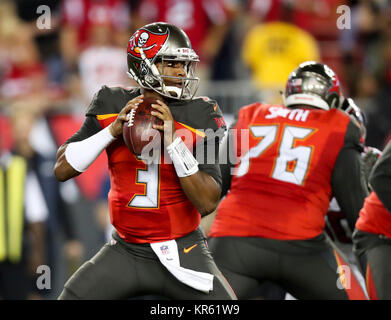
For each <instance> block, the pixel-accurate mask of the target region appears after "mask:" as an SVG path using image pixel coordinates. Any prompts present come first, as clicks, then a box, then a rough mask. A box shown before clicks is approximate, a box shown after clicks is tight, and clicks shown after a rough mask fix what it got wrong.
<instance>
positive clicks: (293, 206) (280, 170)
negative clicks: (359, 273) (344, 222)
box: [209, 62, 366, 299]
mask: <svg viewBox="0 0 391 320" xmlns="http://www.w3.org/2000/svg"><path fill="white" fill-rule="evenodd" d="M340 99H342V96H341V93H340V89H339V84H338V79H337V77H336V75H335V74H334V72H333V71H332V70H331V69H330V68H328V67H327V66H326V65H323V64H320V63H316V62H305V63H303V64H301V65H300V66H299V67H298V68H297V69H296V70H294V71H293V72H292V73H291V75H290V77H289V79H288V82H287V88H286V93H285V106H282V105H265V104H260V103H254V104H251V105H249V106H246V107H243V108H242V109H241V110H240V111H239V114H238V118H237V121H236V124H235V125H234V126H233V128H232V129H231V130H230V131H229V135H228V139H225V140H223V145H222V146H221V149H220V152H221V153H222V155H221V157H220V161H221V163H222V161H223V159H225V158H226V156H227V154H228V155H229V159H231V160H230V162H228V164H227V165H221V171H222V176H223V194H225V193H227V190H228V189H229V192H228V194H227V195H226V197H225V199H223V200H222V201H221V203H220V205H219V208H218V210H217V214H216V218H215V220H214V223H213V225H212V228H211V231H210V234H209V236H210V237H211V238H210V240H209V247H210V249H211V251H212V254H213V256H214V258H215V261H216V264H217V265H218V267H219V268H220V270H221V271H222V272H223V274H224V276H225V277H226V278H227V280H228V281H229V283H230V284H231V286H232V288H233V289H234V291H235V293H236V294H237V296H238V298H239V299H246V298H248V297H250V296H251V294H252V291H253V290H254V289H255V288H257V286H258V285H259V283H260V282H262V281H264V280H269V281H273V282H275V283H277V284H279V285H280V286H281V287H282V288H283V289H285V290H286V291H287V292H289V293H290V294H292V295H293V296H294V297H296V298H298V299H348V298H352V299H366V296H365V293H364V291H363V290H362V288H361V287H360V285H359V283H358V282H357V280H356V279H355V277H353V273H351V272H350V269H348V267H347V266H346V263H345V262H344V259H343V258H342V256H341V255H340V253H339V252H337V250H335V249H333V248H332V247H330V245H329V244H328V243H327V241H326V240H325V236H324V234H323V230H324V225H325V220H324V216H325V214H326V213H327V209H328V207H329V202H330V199H331V197H332V196H333V195H334V196H335V197H336V199H337V200H338V203H339V204H340V206H341V207H342V209H343V212H344V213H345V214H346V217H347V219H348V221H349V224H350V226H351V227H353V226H354V223H355V221H356V218H357V216H358V212H359V210H360V208H361V206H362V204H363V201H364V198H365V195H366V187H365V184H364V182H363V181H362V179H361V177H360V172H361V159H360V151H361V148H362V147H361V144H360V136H361V134H360V129H359V128H358V126H357V125H356V124H355V123H354V122H353V121H352V119H351V118H350V117H349V116H348V115H347V114H346V113H344V112H342V111H341V110H338V109H337V108H336V107H337V106H339V105H340ZM246 129H248V130H249V132H248V131H246ZM246 132H247V134H248V135H249V137H250V138H249V145H244V144H243V141H246V140H247V138H244V139H243V136H244V135H245V134H246ZM235 135H236V137H235ZM227 150H228V151H229V152H228V151H227ZM237 160H239V161H237ZM235 161H236V166H235V168H234V163H232V162H235ZM232 173H233V176H232V177H231V174H232ZM347 187H348V190H349V192H346V188H347ZM345 261H346V260H345ZM338 272H340V275H341V277H340V278H338Z"/></svg>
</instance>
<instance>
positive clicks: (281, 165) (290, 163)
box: [236, 125, 314, 185]
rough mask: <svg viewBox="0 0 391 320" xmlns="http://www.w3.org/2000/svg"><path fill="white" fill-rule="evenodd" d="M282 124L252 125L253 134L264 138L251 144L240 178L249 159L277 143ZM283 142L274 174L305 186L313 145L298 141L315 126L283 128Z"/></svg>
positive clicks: (244, 157)
mask: <svg viewBox="0 0 391 320" xmlns="http://www.w3.org/2000/svg"><path fill="white" fill-rule="evenodd" d="M278 129H279V125H270V126H263V125H261V126H250V131H251V134H252V135H253V136H254V137H255V138H262V140H261V141H260V142H259V143H258V144H257V145H256V146H254V147H252V148H251V149H250V150H249V151H248V152H247V153H246V154H245V155H244V156H243V157H242V158H241V162H240V165H239V167H238V170H237V172H236V174H237V176H238V177H242V176H244V175H245V174H246V173H247V172H248V170H249V167H250V160H251V159H252V158H257V157H259V156H261V155H262V153H263V152H264V151H265V150H266V149H267V148H269V147H270V146H271V145H272V144H273V143H275V142H276V138H277V134H278ZM282 130H283V132H282V134H281V142H280V146H279V148H278V154H277V158H276V159H275V164H274V167H273V171H272V173H271V176H272V177H273V178H274V179H277V180H281V181H285V182H290V183H294V184H297V185H303V183H304V180H305V177H306V174H307V171H308V168H309V166H310V161H311V154H312V149H313V147H312V146H298V147H295V146H294V145H295V141H296V140H305V139H307V138H308V137H309V136H310V135H311V133H312V132H314V129H309V128H302V127H294V126H285V127H283V128H282Z"/></svg>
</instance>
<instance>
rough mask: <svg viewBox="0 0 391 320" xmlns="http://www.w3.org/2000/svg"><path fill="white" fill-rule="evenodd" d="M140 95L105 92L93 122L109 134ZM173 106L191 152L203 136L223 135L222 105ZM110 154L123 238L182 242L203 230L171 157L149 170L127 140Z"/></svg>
mask: <svg viewBox="0 0 391 320" xmlns="http://www.w3.org/2000/svg"><path fill="white" fill-rule="evenodd" d="M138 95H140V92H139V91H137V90H126V89H122V88H108V87H105V86H104V87H103V88H102V89H101V90H100V91H99V93H98V94H97V95H96V96H95V98H94V100H93V102H92V105H91V106H90V108H89V110H88V111H87V116H95V117H96V119H97V120H98V121H99V124H100V126H101V128H105V127H107V126H108V125H110V124H111V123H112V122H113V121H114V120H115V119H116V117H117V115H118V112H119V111H120V110H121V109H122V108H123V106H125V105H126V103H127V102H128V101H129V100H131V99H133V98H135V97H136V96H138ZM168 106H169V108H170V110H171V113H172V115H173V117H174V119H175V120H176V123H175V124H176V128H177V134H178V136H183V135H182V133H184V134H185V135H187V138H186V139H185V143H186V144H187V145H188V147H190V146H195V144H197V143H202V142H201V141H203V138H204V137H205V135H203V131H202V130H206V129H208V128H210V129H213V130H218V123H220V122H218V121H217V122H216V119H222V114H221V111H220V109H219V108H218V107H217V105H216V102H215V101H213V100H209V99H202V98H198V99H193V100H191V101H183V102H182V101H179V102H172V103H169V104H168ZM178 129H181V130H182V131H181V132H179V131H178ZM98 130H99V129H98ZM189 132H190V133H191V134H190V135H189V134H188V133H189ZM162 149H164V148H162ZM106 153H107V157H108V169H109V173H110V182H111V190H110V192H109V196H108V198H109V210H110V219H111V223H112V225H113V226H114V227H115V229H116V230H117V232H118V234H119V235H120V236H121V238H123V239H125V240H126V241H127V242H133V243H152V242H160V241H166V240H171V239H176V238H180V237H182V236H184V235H186V234H189V233H190V232H192V231H194V230H195V229H196V228H197V227H198V226H199V224H200V220H201V216H200V214H199V212H198V211H197V209H196V208H195V207H194V205H193V204H192V203H191V202H190V201H189V199H188V198H187V196H186V195H185V193H184V192H183V189H182V188H181V185H180V182H179V178H178V176H177V174H176V172H175V168H174V166H173V165H172V162H171V161H170V158H169V156H168V155H167V153H166V152H163V151H162V153H161V160H160V162H159V163H156V164H145V163H144V162H143V161H141V160H139V159H138V158H137V157H136V156H135V155H134V154H132V153H131V152H130V151H129V149H128V148H127V147H126V145H125V143H124V141H123V139H122V137H121V138H118V139H117V140H116V141H114V142H113V143H111V144H110V145H109V146H108V147H107V148H106Z"/></svg>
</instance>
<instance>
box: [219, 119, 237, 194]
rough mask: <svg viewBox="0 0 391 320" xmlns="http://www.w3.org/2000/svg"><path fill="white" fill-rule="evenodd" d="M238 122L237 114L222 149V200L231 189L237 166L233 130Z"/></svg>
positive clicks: (224, 139)
mask: <svg viewBox="0 0 391 320" xmlns="http://www.w3.org/2000/svg"><path fill="white" fill-rule="evenodd" d="M237 120H238V114H235V120H234V122H233V124H232V125H231V126H230V128H229V130H228V132H227V134H226V135H225V137H224V138H223V141H222V143H221V147H220V156H219V157H220V171H221V178H222V187H221V198H222V197H224V196H225V195H226V194H227V193H228V190H229V189H230V187H231V180H232V172H233V169H234V167H235V165H236V163H234V162H236V160H237V159H236V152H235V151H234V143H233V142H234V141H233V135H232V131H231V129H232V128H234V127H235V125H236V123H237Z"/></svg>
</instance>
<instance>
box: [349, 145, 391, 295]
mask: <svg viewBox="0 0 391 320" xmlns="http://www.w3.org/2000/svg"><path fill="white" fill-rule="evenodd" d="M369 183H370V186H371V187H372V189H373V191H372V192H371V193H370V195H369V196H368V197H367V198H366V199H365V202H364V207H363V208H362V209H361V211H360V217H359V218H358V220H357V223H356V230H355V231H354V233H353V244H354V252H355V253H356V254H357V256H358V257H359V259H360V262H361V266H362V268H363V270H364V272H365V278H366V285H367V290H368V294H369V298H370V299H380V300H390V299H391V268H390V266H389V259H390V257H391V143H388V145H387V146H386V148H385V149H384V151H383V154H382V156H381V157H380V159H379V160H378V161H377V163H376V164H375V166H374V168H373V171H372V174H371V176H370V179H369Z"/></svg>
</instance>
